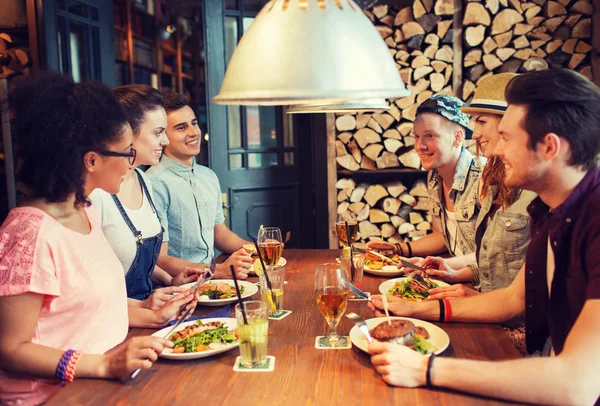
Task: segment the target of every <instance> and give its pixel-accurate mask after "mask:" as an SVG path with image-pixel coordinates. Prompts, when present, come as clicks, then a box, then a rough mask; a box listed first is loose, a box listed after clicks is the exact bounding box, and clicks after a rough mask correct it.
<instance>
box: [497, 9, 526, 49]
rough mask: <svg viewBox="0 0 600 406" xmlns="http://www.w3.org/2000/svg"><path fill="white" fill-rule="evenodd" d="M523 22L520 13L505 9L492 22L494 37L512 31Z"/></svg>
mask: <svg viewBox="0 0 600 406" xmlns="http://www.w3.org/2000/svg"><path fill="white" fill-rule="evenodd" d="M528 11H529V10H528ZM521 21H523V16H522V15H521V14H520V13H519V12H518V11H516V10H513V9H510V8H505V9H504V10H502V11H501V12H499V13H498V14H496V17H494V21H493V22H492V35H496V34H502V33H504V32H507V31H509V30H510V29H512V27H513V26H514V25H515V24H517V23H520V22H521ZM496 42H497V41H496Z"/></svg>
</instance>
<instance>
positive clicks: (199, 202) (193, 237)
mask: <svg viewBox="0 0 600 406" xmlns="http://www.w3.org/2000/svg"><path fill="white" fill-rule="evenodd" d="M146 175H148V178H150V181H151V182H152V188H153V192H154V203H155V204H156V209H157V211H158V216H159V218H160V221H161V223H162V226H163V228H164V229H165V234H164V236H163V241H165V242H167V241H168V242H169V255H170V256H173V257H177V258H181V259H185V260H187V261H190V262H195V263H208V262H210V260H211V259H212V257H213V256H214V241H215V226H216V225H218V224H221V223H223V221H225V217H224V215H223V202H222V200H221V186H220V185H219V179H218V178H217V175H216V174H215V173H214V172H213V171H212V170H210V169H209V168H207V167H205V166H202V165H198V164H197V163H196V161H194V165H193V166H191V167H190V166H186V165H183V164H180V163H179V162H177V161H175V160H173V159H171V158H169V157H168V156H166V155H163V157H162V159H161V161H160V163H159V164H158V165H156V166H155V167H153V168H150V169H149V170H148V172H146Z"/></svg>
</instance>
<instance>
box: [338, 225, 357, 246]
mask: <svg viewBox="0 0 600 406" xmlns="http://www.w3.org/2000/svg"><path fill="white" fill-rule="evenodd" d="M348 229H349V230H350V243H348V236H347V233H346V222H344V221H339V222H337V223H335V230H336V231H337V235H338V240H339V241H340V245H341V246H342V247H347V246H349V245H352V244H353V243H354V241H355V240H356V234H357V233H358V223H357V222H356V221H348Z"/></svg>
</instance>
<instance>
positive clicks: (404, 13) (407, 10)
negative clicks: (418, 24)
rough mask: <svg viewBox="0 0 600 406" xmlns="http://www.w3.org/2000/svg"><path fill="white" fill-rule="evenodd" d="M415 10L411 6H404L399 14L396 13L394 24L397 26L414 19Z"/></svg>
mask: <svg viewBox="0 0 600 406" xmlns="http://www.w3.org/2000/svg"><path fill="white" fill-rule="evenodd" d="M414 20H415V19H414V17H413V12H412V8H411V7H404V8H403V9H401V10H400V11H398V14H396V18H395V19H394V25H395V26H396V27H398V26H401V25H403V24H406V23H407V22H410V21H414Z"/></svg>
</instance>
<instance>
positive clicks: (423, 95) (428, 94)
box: [417, 90, 433, 105]
mask: <svg viewBox="0 0 600 406" xmlns="http://www.w3.org/2000/svg"><path fill="white" fill-rule="evenodd" d="M431 96H433V92H432V91H431V90H423V91H422V92H421V93H419V95H418V96H417V104H418V105H420V104H421V103H423V102H424V101H425V100H427V99H429V98H430V97H431Z"/></svg>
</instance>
